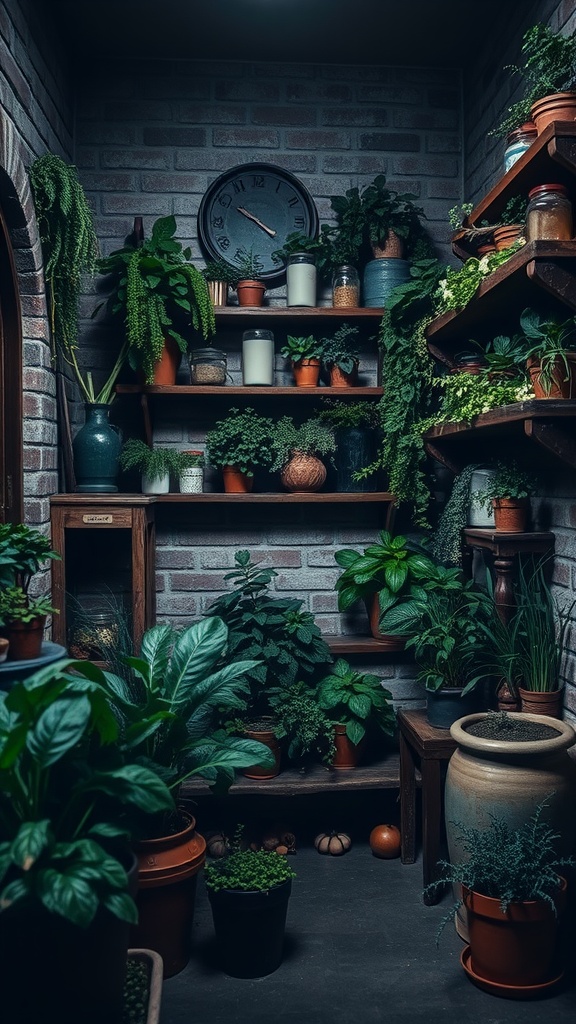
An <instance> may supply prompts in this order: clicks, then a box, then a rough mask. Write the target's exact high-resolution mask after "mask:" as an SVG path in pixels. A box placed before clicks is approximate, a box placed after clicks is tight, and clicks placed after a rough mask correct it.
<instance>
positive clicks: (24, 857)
mask: <svg viewBox="0 0 576 1024" xmlns="http://www.w3.org/2000/svg"><path fill="white" fill-rule="evenodd" d="M49 842H50V821H49V820H48V818H43V819H42V821H25V822H23V823H22V825H20V828H19V829H18V833H17V835H16V836H15V838H14V839H13V841H12V846H11V848H10V852H11V855H12V860H13V862H14V864H16V865H17V866H18V867H19V868H22V870H23V871H29V870H30V868H31V867H32V865H33V864H34V863H35V862H36V861H37V860H38V857H39V856H40V854H41V853H42V851H43V850H45V849H46V847H47V846H48V843H49Z"/></svg>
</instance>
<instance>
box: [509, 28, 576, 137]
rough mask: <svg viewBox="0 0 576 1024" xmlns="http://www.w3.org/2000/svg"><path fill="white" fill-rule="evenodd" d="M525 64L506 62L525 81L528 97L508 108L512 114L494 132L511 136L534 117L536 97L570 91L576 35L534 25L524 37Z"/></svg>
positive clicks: (574, 73) (575, 71) (574, 76)
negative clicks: (532, 115) (533, 110)
mask: <svg viewBox="0 0 576 1024" xmlns="http://www.w3.org/2000/svg"><path fill="white" fill-rule="evenodd" d="M522 56H523V58H524V60H523V63H522V65H521V66H517V65H515V64H508V65H506V68H505V70H508V71H510V72H511V73H512V75H519V76H520V77H521V78H522V79H523V83H524V97H523V99H521V100H519V101H518V102H517V103H513V104H512V106H511V107H508V116H507V117H506V118H505V119H504V120H503V121H502V123H501V124H500V125H498V127H497V128H494V129H493V130H492V131H491V132H490V134H491V135H508V133H509V132H511V131H513V129H514V128H518V127H519V125H521V124H523V123H524V122H525V121H529V120H530V108H531V106H532V104H533V103H535V102H536V100H540V99H544V98H545V97H546V96H551V95H553V94H554V93H556V92H564V91H565V90H570V89H572V88H573V86H574V82H575V80H576V35H575V33H572V35H568V36H566V35H563V34H562V33H561V32H555V31H554V30H553V29H552V28H549V27H548V26H547V25H532V26H531V28H529V29H528V30H527V32H525V33H524V36H523V38H522Z"/></svg>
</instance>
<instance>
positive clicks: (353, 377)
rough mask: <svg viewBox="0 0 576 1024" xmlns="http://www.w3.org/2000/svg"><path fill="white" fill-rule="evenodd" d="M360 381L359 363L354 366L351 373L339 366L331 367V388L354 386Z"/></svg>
mask: <svg viewBox="0 0 576 1024" xmlns="http://www.w3.org/2000/svg"><path fill="white" fill-rule="evenodd" d="M357 383H358V363H356V365H355V366H354V369H353V370H352V371H351V373H344V370H341V369H340V367H339V366H331V367H330V387H331V388H353V387H356V384H357Z"/></svg>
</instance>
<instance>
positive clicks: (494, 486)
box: [476, 462, 534, 511]
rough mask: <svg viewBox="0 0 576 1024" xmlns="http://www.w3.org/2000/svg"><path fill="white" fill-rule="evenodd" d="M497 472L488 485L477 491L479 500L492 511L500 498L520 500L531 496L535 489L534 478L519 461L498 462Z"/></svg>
mask: <svg viewBox="0 0 576 1024" xmlns="http://www.w3.org/2000/svg"><path fill="white" fill-rule="evenodd" d="M495 468H496V472H495V474H494V476H493V477H491V478H490V480H489V481H488V483H487V485H486V487H485V488H484V489H483V490H481V491H477V492H476V498H477V499H478V501H481V502H484V503H485V505H486V509H487V511H490V509H491V507H492V502H493V501H494V500H498V499H499V498H512V499H514V500H518V499H521V498H528V497H530V494H531V492H532V491H533V490H534V478H533V476H532V475H531V474H530V473H527V472H525V471H524V470H522V469H521V468H520V466H519V465H518V463H517V462H497V463H496V467H495Z"/></svg>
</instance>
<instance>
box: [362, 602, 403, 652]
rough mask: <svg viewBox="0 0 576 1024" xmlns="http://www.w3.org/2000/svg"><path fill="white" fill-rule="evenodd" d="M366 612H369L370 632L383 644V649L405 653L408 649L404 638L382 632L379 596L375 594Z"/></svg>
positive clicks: (367, 604)
mask: <svg viewBox="0 0 576 1024" xmlns="http://www.w3.org/2000/svg"><path fill="white" fill-rule="evenodd" d="M366 611H367V612H368V621H369V622H370V632H371V634H372V636H373V637H374V639H375V640H377V641H378V643H380V644H382V648H383V649H385V650H387V651H403V650H404V648H405V647H406V640H405V639H404V638H403V637H401V636H390V635H389V634H388V633H382V632H381V630H380V626H379V619H380V604H379V602H378V594H373V595H372V598H371V600H370V601H367V602H366Z"/></svg>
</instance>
